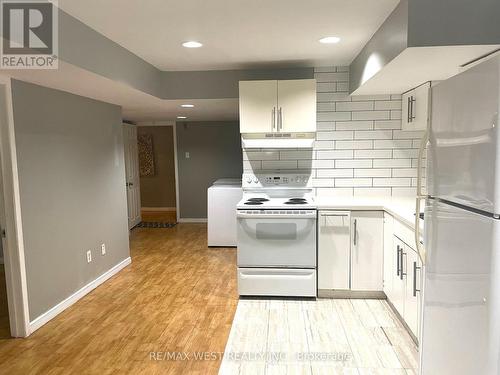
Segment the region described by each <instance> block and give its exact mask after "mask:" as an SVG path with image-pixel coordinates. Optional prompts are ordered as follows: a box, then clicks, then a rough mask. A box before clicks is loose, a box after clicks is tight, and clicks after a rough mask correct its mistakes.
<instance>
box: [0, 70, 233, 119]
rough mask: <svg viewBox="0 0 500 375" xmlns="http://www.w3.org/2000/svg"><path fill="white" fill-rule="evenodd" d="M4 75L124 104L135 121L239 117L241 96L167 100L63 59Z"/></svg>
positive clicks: (124, 111)
mask: <svg viewBox="0 0 500 375" xmlns="http://www.w3.org/2000/svg"><path fill="white" fill-rule="evenodd" d="M0 76H8V77H12V78H14V79H19V80H22V81H26V82H31V83H34V84H38V85H42V86H46V87H50V88H54V89H57V90H62V91H67V92H71V93H73V94H77V95H81V96H86V97H88V98H92V99H96V100H100V101H103V102H107V103H112V104H117V105H120V106H122V108H123V109H122V114H123V118H124V119H126V120H131V121H149V120H176V117H177V116H179V115H184V116H187V117H188V119H187V120H184V121H231V120H237V119H238V99H196V100H163V99H159V98H157V97H155V96H151V95H148V94H145V93H144V92H142V91H139V90H135V89H133V88H131V87H129V86H127V85H125V84H123V83H119V82H116V81H113V80H110V79H107V78H104V77H102V76H100V75H97V74H94V73H91V72H89V71H87V70H84V69H81V68H78V67H76V66H74V65H71V64H67V63H65V62H63V61H59V69H57V70H7V71H6V70H4V71H0ZM181 104H193V105H194V108H181V106H180V105H181Z"/></svg>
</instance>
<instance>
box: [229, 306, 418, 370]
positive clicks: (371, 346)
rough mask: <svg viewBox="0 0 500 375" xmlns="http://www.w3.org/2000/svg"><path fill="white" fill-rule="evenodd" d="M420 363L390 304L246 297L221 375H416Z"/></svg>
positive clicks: (230, 338) (416, 352) (230, 339)
mask: <svg viewBox="0 0 500 375" xmlns="http://www.w3.org/2000/svg"><path fill="white" fill-rule="evenodd" d="M417 364H418V351H417V347H416V345H415V344H414V342H413V341H412V339H411V338H410V336H409V334H408V333H407V331H406V330H405V328H404V327H403V326H402V325H401V323H400V322H399V321H398V320H397V318H396V316H395V315H394V313H393V312H392V310H391V309H390V307H389V305H388V304H387V302H385V301H382V300H362V299H358V300H348V299H335V300H334V299H318V300H315V301H314V300H281V299H268V300H265V299H242V300H240V301H239V303H238V307H237V310H236V315H235V317H234V321H233V325H232V327H231V333H230V335H229V340H228V342H227V345H226V350H225V357H224V360H223V361H222V364H221V367H220V370H219V375H228V374H349V375H354V374H356V375H358V374H359V375H364V374H401V375H403V374H404V375H406V374H412V375H413V374H415V375H416V374H417V371H416V368H417Z"/></svg>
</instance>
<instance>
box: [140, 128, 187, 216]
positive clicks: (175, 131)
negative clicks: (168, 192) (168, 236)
mask: <svg viewBox="0 0 500 375" xmlns="http://www.w3.org/2000/svg"><path fill="white" fill-rule="evenodd" d="M176 125H177V122H176V121H140V122H137V126H171V127H172V137H173V141H174V172H175V215H176V221H177V222H179V219H180V217H181V210H180V205H179V169H178V158H177V126H176Z"/></svg>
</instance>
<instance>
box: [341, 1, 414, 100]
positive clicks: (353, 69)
mask: <svg viewBox="0 0 500 375" xmlns="http://www.w3.org/2000/svg"><path fill="white" fill-rule="evenodd" d="M418 1H420V0H418ZM407 39H408V0H401V2H400V3H399V4H398V6H397V7H396V8H395V9H394V10H393V12H392V13H391V14H390V15H389V17H387V19H386V20H385V22H384V23H383V24H382V26H380V28H379V29H378V30H377V32H376V33H375V34H374V35H373V37H372V38H371V39H370V40H369V41H368V43H367V44H366V45H365V46H364V48H363V49H362V50H361V52H360V53H359V54H358V56H356V58H355V59H354V60H353V61H352V63H351V65H350V66H349V93H352V92H353V91H354V90H356V89H357V88H358V87H359V86H361V84H362V83H363V82H362V78H363V72H364V70H365V67H366V65H367V63H368V60H369V58H370V57H371V56H376V58H378V60H379V62H380V64H381V67H383V66H385V65H386V64H387V63H389V62H390V61H391V60H392V59H394V58H395V57H396V56H397V55H399V54H400V53H401V52H403V51H404V50H405V49H406V47H407V45H408V43H407Z"/></svg>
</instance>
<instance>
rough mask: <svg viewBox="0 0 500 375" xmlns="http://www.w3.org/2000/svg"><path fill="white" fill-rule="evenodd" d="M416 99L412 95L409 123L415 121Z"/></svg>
mask: <svg viewBox="0 0 500 375" xmlns="http://www.w3.org/2000/svg"><path fill="white" fill-rule="evenodd" d="M416 102H417V101H416V99H415V98H414V97H413V95H412V96H411V112H410V121H411V122H413V120H415V104H417V103H416Z"/></svg>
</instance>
